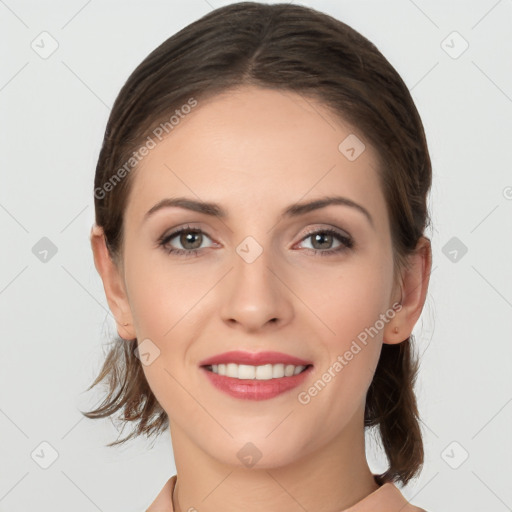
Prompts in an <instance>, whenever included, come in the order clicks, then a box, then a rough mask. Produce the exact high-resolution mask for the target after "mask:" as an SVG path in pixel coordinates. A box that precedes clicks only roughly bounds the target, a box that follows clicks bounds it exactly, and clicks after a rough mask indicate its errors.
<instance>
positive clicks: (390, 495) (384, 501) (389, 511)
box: [343, 482, 427, 512]
mask: <svg viewBox="0 0 512 512" xmlns="http://www.w3.org/2000/svg"><path fill="white" fill-rule="evenodd" d="M343 512H427V511H426V510H424V509H422V508H419V507H416V506H414V505H413V504H412V503H409V501H407V499H406V498H405V497H404V495H403V494H402V493H401V492H400V490H399V489H398V487H396V485H395V484H393V483H391V482H387V483H385V484H383V485H381V486H380V487H379V488H378V489H377V490H376V491H374V492H372V493H371V494H369V495H368V496H366V498H364V499H362V500H361V501H360V502H358V503H356V504H355V505H353V506H352V507H350V508H348V509H346V510H344V511H343Z"/></svg>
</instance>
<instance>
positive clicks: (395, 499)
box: [146, 474, 425, 512]
mask: <svg viewBox="0 0 512 512" xmlns="http://www.w3.org/2000/svg"><path fill="white" fill-rule="evenodd" d="M373 476H374V480H375V482H376V483H377V484H378V485H379V488H378V489H375V491H373V492H371V493H370V494H368V495H367V496H365V497H364V498H363V499H362V500H360V501H358V502H357V503H355V504H354V505H352V506H351V507H349V508H346V509H343V510H340V511H339V512H379V511H380V510H381V511H383V512H384V511H385V512H392V511H394V510H396V511H398V510H400V512H425V511H424V510H423V509H421V508H418V507H415V506H414V505H411V504H410V503H409V502H408V501H407V500H406V499H405V498H404V496H403V495H402V493H401V492H400V490H399V489H398V488H397V487H396V485H395V484H394V483H393V482H382V481H380V480H379V479H378V477H377V475H373ZM177 478H178V475H177V474H176V475H173V476H171V478H169V479H168V480H167V482H166V483H165V485H164V487H163V488H162V490H161V491H160V493H159V494H158V496H157V497H156V498H155V500H154V501H153V503H151V505H150V506H149V508H148V509H146V512H174V507H173V503H172V494H173V491H174V488H175V486H176V481H177ZM391 507H392V508H391Z"/></svg>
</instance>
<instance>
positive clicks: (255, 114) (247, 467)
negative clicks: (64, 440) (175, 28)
mask: <svg viewBox="0 0 512 512" xmlns="http://www.w3.org/2000/svg"><path fill="white" fill-rule="evenodd" d="M430 185H431V163H430V158H429V153H428V149H427V144H426V139H425V134H424V130H423V126H422V123H421V120H420V117H419V115H418V112H417V110H416V108H415V106H414V103H413V100H412V98H411V96H410V94H409V92H408V90H407V87H406V86H405V84H404V83H403V81H402V80H401V78H400V76H399V75H398V74H397V72H396V71H395V70H394V68H393V67H392V66H391V65H390V64H389V62H388V61H387V60H386V59H385V58H384V57H383V56H382V54H381V53H380V52H379V51H378V50H377V48H376V47H375V46H374V45H373V44H372V43H370V42H369V41H368V40H367V39H365V38H364V37H363V36H361V35H360V34H359V33H357V32H355V31H354V30H353V29H352V28H350V27H349V26H347V25H345V24H344V23H342V22H340V21H338V20H336V19H334V18H332V17H330V16H328V15H326V14H323V13H320V12H318V11H316V10H313V9H310V8H306V7H303V6H296V5H289V4H274V5H266V4H259V3H254V2H243V3H238V4H232V5H230V6H227V7H223V8H220V9H217V10H214V11H212V12H210V13H209V14H207V15H206V16H204V17H202V18H201V19H199V20H198V21H196V22H194V23H192V24H190V25H189V26H187V27H185V28H184V29H183V30H181V31H180V32H178V33H177V34H175V35H174V36H172V37H171V38H169V39H168V40H167V41H165V42H164V43H163V44H162V45H161V46H159V47H158V48H157V49H156V50H154V51H153V52H152V53H151V54H150V55H149V56H148V57H147V58H146V59H145V60H144V61H143V62H142V63H141V64H140V65H139V66H138V67H137V69H136V70H135V71H134V72H133V73H132V75H131V76H130V77H129V79H128V80H127V82H126V84H125V85H124V86H123V88H122V90H121V92H120V94H119V96H118V98H117V100H116V102H115V104H114V107H113V109H112V112H111V115H110V119H109V121H108V124H107V128H106V133H105V138H104V141H103V146H102V149H101V152H100V156H99V160H98V165H97V168H96V176H95V208H96V223H95V225H94V226H93V229H92V232H91V244H92V249H93V254H94V261H95V265H96V268H97V270H98V272H99V274H100V276H101V278H102V281H103V284H104V289H105V293H106V297H107V300H108V303H109V307H110V309H111V311H112V314H113V316H114V317H115V319H116V323H117V330H118V334H119V338H117V339H116V340H115V341H114V344H113V347H112V349H111V351H110V352H109V354H108V356H107V358H106V361H105V364H104V366H103V369H102V371H101V373H100V375H99V376H98V378H97V379H96V380H95V382H94V383H93V384H92V386H94V385H96V384H97V383H99V382H100V381H102V380H104V379H105V380H106V381H107V382H108V384H109V386H110V390H109V394H108V396H107V397H106V399H105V401H104V402H103V404H102V406H101V407H99V408H98V409H96V410H94V411H91V412H89V413H85V414H86V415H87V416H88V417H90V418H100V417H107V416H111V415H114V413H116V412H117V411H122V413H123V414H122V420H123V421H124V422H125V423H128V422H134V423H135V425H136V429H135V431H134V432H133V433H132V434H131V435H130V436H128V437H127V438H126V439H124V440H123V441H121V442H124V441H126V440H127V439H129V438H131V437H133V436H134V435H141V434H145V435H148V436H149V435H156V434H159V433H161V432H163V431H165V430H166V429H167V428H169V430H170V434H171V439H172V445H173V452H174V460H175V464H176V469H177V474H176V475H173V476H172V477H171V478H170V479H168V480H167V482H166V484H165V486H164V487H163V489H162V490H161V492H160V494H159V495H158V496H157V497H156V499H155V500H154V501H153V503H152V504H151V505H150V506H149V508H148V511H151V512H156V511H158V512H164V511H166V512H167V511H176V512H177V511H186V510H189V511H190V510H198V511H201V512H202V511H218V510H223V511H235V510H244V511H256V510H265V511H277V510H287V511H291V510H310V511H313V510H314V511H315V512H318V511H325V512H328V511H329V512H334V511H342V510H343V511H350V512H356V511H358V512H359V511H363V510H364V511H367V510H372V511H384V510H385V511H386V512H391V511H399V510H400V511H402V512H408V511H409V512H411V511H421V510H422V509H420V508H417V507H415V506H413V505H411V504H409V503H408V502H407V500H406V499H405V498H404V496H403V495H402V494H401V492H400V490H399V489H398V488H397V487H396V486H395V483H398V482H401V483H402V484H404V485H405V484H407V482H408V481H410V479H411V478H413V477H414V476H415V475H417V474H418V473H419V471H420V470H421V467H422V464H423V444H422V438H421V431H420V428H419V424H418V416H419V415H418V411H417V404H416V398H415V395H414V392H413V385H414V380H415V377H416V373H417V370H418V362H417V360H416V359H415V358H414V356H413V350H412V341H413V337H412V335H411V333H412V330H413V327H414V325H415V324H416V322H417V320H418V318H419V316H420V314H421V311H422V308H423V305H424V302H425V298H426V294H427V288H428V281H429V274H430V269H431V248H430V241H429V239H428V238H427V237H426V236H425V235H424V230H425V228H426V226H427V224H428V223H429V217H428V211H427V206H426V200H427V194H428V192H429V189H430ZM323 245H325V247H322V246H323ZM319 256H321V257H319ZM92 386H91V387H92ZM89 389H90V388H89ZM371 426H375V427H378V428H379V432H380V436H381V439H382V445H383V447H384V449H385V452H386V455H387V457H388V459H389V468H388V470H387V471H386V472H384V473H383V474H378V475H374V474H372V472H371V471H370V469H369V466H368V463H367V460H366V456H365V428H367V427H371ZM113 444H118V443H111V444H110V445H113ZM110 445H109V446H110Z"/></svg>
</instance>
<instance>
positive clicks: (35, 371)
mask: <svg viewBox="0 0 512 512" xmlns="http://www.w3.org/2000/svg"><path fill="white" fill-rule="evenodd" d="M227 3H232V2H225V1H224V2H221V1H215V0H208V1H206V0H194V1H188V2H177V1H146V2H143V1H142V0H139V1H133V0H132V1H122V2H121V1H118V2H117V1H111V0H109V1H99V0H90V1H84V0H67V1H60V2H59V1H51V2H36V1H35V0H34V1H23V0H0V41H1V45H0V51H1V54H0V57H1V60H0V62H1V67H0V112H1V122H0V149H1V151H0V158H1V166H0V173H1V178H0V227H1V234H2V244H1V247H2V251H1V264H0V325H1V326H2V328H4V329H5V331H4V333H3V334H2V340H1V342H0V343H1V351H0V353H1V356H0V357H1V359H0V361H1V372H0V511H3V512H6V511H9V512H18V511H19V512H21V511H27V510H38V511H50V510H52V511H58V510H69V509H70V504H72V505H71V507H72V508H73V510H74V511H76V512H82V511H83V512H94V511H97V510H100V511H105V512H106V511H109V512H115V511H123V512H132V511H133V512H137V511H138V512H140V511H142V510H145V508H146V507H147V506H148V505H149V504H150V502H151V501H152V500H153V499H154V497H155V496H156V494H157V493H158V492H159V491H160V489H161V487H162V486H163V484H164V483H165V481H166V480H167V479H168V478H169V477H170V476H171V475H172V474H174V470H175V466H174V462H173V458H172V446H171V443H170V436H169V433H168V432H167V433H166V434H165V435H163V436H162V437H160V438H159V439H158V440H156V442H153V441H148V440H145V439H143V438H141V439H138V440H137V441H135V442H132V443H131V444H128V445H125V446H123V447H122V448H106V447H105V446H104V445H105V444H106V443H107V442H109V441H113V440H114V439H115V438H116V437H117V434H118V432H117V430H116V428H115V427H114V425H113V424H112V422H111V421H109V420H97V421H93V420H88V419H86V418H84V417H83V416H82V415H81V414H80V413H79V411H78V409H82V410H88V409H90V408H91V407H92V406H93V405H95V404H97V403H98V401H99V400H100V398H101V397H102V395H101V394H99V389H97V388H96V389H95V390H93V391H90V392H89V393H86V392H85V389H86V387H87V386H88V385H89V384H90V383H91V382H92V380H93V379H94V377H96V375H97V373H98V371H99V368H100V365H101V363H102V361H103V357H104V353H103V350H102V343H104V342H105V341H107V340H109V339H110V338H111V337H112V336H113V335H114V333H115V327H114V323H113V321H112V318H111V317H110V316H108V314H107V311H108V307H107V302H106V299H105V296H104V292H103V288H102V284H101V281H100V278H99V276H98V275H97V273H96V270H95V268H94V264H93V259H92V252H91V249H90V245H89V232H90V228H91V226H92V224H93V219H94V206H93V178H94V170H95V165H96V160H97V157H98V152H99V148H100V144H101V140H102V138H103V134H104V129H105V124H106V121H107V117H108V114H109V110H110V107H111V105H112V104H113V102H114V99H115V97H116V96H117V94H118V92H119V89H120V88H121V86H122V85H123V83H124V81H125V80H126V79H127V77H128V75H129V74H130V73H131V72H132V71H133V69H134V68H135V67H136V65H138V64H139V62H140V61H142V60H143V58H144V57H145V56H146V55H147V54H148V53H149V52H150V51H152V50H153V49H154V48H155V47H156V46H158V45H159V44H160V43H162V42H163V41H164V40H165V39H167V38H168V37H170V36H171V35H172V34H174V33H175V32H177V31H178V30H180V29H181V28H183V27H184V26H186V25H187V24H189V23H191V22H192V21H195V20H196V19H198V18H199V17H201V16H202V15H204V14H206V13H207V12H209V11H210V10H211V9H212V8H216V7H220V6H222V5H226V4H227ZM272 3H275V2H272ZM295 3H300V2H295ZM302 4H303V5H308V6H311V7H314V8H317V9H319V10H321V11H324V12H326V13H328V14H330V15H332V16H334V17H336V18H338V19H340V20H342V21H344V22H345V23H348V24H349V25H351V26H352V27H353V28H355V29H356V30H358V31H359V32H361V33H362V34H363V35H364V36H366V37H367V38H369V39H370V40H371V41H372V42H374V43H375V44H376V45H377V46H378V48H379V49H380V50H381V51H382V53H383V54H384V55H385V56H386V57H387V58H388V60H389V61H390V62H391V64H393V66H394V67H395V68H396V69H397V71H398V72H399V73H400V75H401V76H402V78H403V79H404V81H405V82H406V84H407V85H408V87H409V89H410V90H411V91H412V95H413V98H414V100H415V102H416V105H417V107H418V110H419V112H420V115H421V116H422V119H423V122H424V126H425V129H426V132H427V139H428V143H429V147H430V152H431V157H432V163H433V171H434V183H433V189H432V193H431V197H430V207H431V211H432V222H433V228H432V229H431V230H429V231H428V232H427V235H428V236H429V237H430V238H431V239H432V244H433V272H432V275H431V282H430V288H429V297H428V299H427V303H426V306H425V309H424V311H423V314H422V317H421V319H420V321H419V322H418V324H417V326H416V329H415V335H416V343H417V347H418V351H419V353H420V354H421V361H422V363H421V372H420V376H419V379H418V383H417V394H418V400H419V407H420V412H421V417H422V428H423V432H424V441H425V451H426V461H425V466H424V469H423V472H422V473H421V476H420V477H419V478H418V479H416V480H414V481H413V482H411V483H410V484H409V485H408V486H407V487H406V488H404V489H403V490H402V492H403V493H404V495H405V496H406V497H408V498H409V499H410V500H411V501H412V502H413V503H414V504H416V505H417V506H421V507H423V508H426V509H427V510H428V511H429V512H434V511H439V512H441V511H445V510H446V511H448V510H465V511H481V510H486V511H496V512H501V511H506V510H512V487H511V486H510V475H511V474H512V456H511V445H512V442H511V439H510V431H511V425H512V404H511V401H512V386H511V382H510V375H511V356H512V345H511V341H512V340H511V335H510V333H511V328H512V321H511V319H512V315H511V313H512V272H511V262H512V239H511V236H510V235H511V233H512V173H511V170H510V169H511V164H510V156H511V151H510V147H511V135H512V70H511V62H512V40H511V35H510V26H511V25H512V2H511V1H510V0H501V1H496V0H489V1H487V0H485V1H472V2H468V1H451V2H446V1H441V0H436V1H426V0H415V1H412V0H395V1H387V2H381V1H379V0H374V1H334V0H331V1H327V0H325V1H308V2H302ZM41 32H47V33H48V34H44V35H41ZM454 32H456V33H455V34H454ZM41 38H45V40H44V41H45V43H44V48H45V49H46V51H50V50H51V49H52V46H51V45H52V44H54V45H55V44H57V43H58V48H57V49H56V51H55V52H54V53H53V54H51V55H49V56H48V55H41V52H42V51H43V50H42V48H41V47H42V46H43V43H41V42H40V41H41ZM33 42H34V43H33ZM55 42H56V43H55ZM38 44H39V50H36V49H35V48H33V46H35V47H36V48H38V47H37V45H38ZM31 45H32V46H31ZM466 45H467V46H468V47H467V49H465V47H466ZM43 57H45V58H43ZM44 237H46V238H47V239H49V240H50V241H51V244H50V242H48V240H46V239H45V240H43V241H41V239H42V238H44ZM41 244H42V245H41ZM52 244H53V246H54V249H53V253H52V251H51V250H50V252H49V253H48V256H47V259H46V261H41V259H40V252H39V251H40V250H41V247H43V246H44V247H47V248H48V247H49V246H51V245H52ZM465 251H467V252H465ZM38 255H39V256H38ZM126 432H127V430H125V433H126ZM41 443H45V444H41ZM46 443H47V444H46ZM55 457H56V459H55V460H53V458H55ZM368 457H369V460H370V465H371V468H372V470H374V472H376V471H382V470H383V469H385V467H386V466H385V462H386V461H385V459H383V455H382V452H381V450H379V449H378V447H377V446H376V444H375V443H374V442H373V440H372V437H371V436H370V435H368ZM42 465H48V467H47V468H46V469H44V468H43V467H42Z"/></svg>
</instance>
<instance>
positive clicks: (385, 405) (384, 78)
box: [83, 2, 432, 485]
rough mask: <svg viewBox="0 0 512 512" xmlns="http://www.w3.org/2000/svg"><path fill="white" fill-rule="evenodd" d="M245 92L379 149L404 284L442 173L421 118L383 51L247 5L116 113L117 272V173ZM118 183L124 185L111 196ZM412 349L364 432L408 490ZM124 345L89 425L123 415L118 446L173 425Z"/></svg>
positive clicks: (143, 73)
mask: <svg viewBox="0 0 512 512" xmlns="http://www.w3.org/2000/svg"><path fill="white" fill-rule="evenodd" d="M245 84H248V85H256V86H259V87H264V88H271V89H277V90H282V91H290V92H295V93H298V94H301V95H303V96H305V97H309V98H311V99H313V100H317V101H318V102H320V103H321V104H322V105H324V106H325V107H327V108H328V109H330V111H332V112H333V113H334V114H335V115H337V116H339V118H341V119H343V120H344V121H347V122H349V123H350V124H352V125H353V126H355V127H357V129H359V130H360V132H361V133H362V134H363V136H364V137H367V138H368V140H369V142H370V143H371V144H372V145H373V146H374V147H375V148H376V150H377V152H378V157H379V160H380V161H379V164H380V165H379V179H380V183H381V186H382V189H383V193H384V196H385V199H386V204H387V209H388V214H389V219H390V226H391V236H392V242H393V253H394V263H395V282H397V279H398V277H397V276H398V275H399V271H400V270H401V269H403V268H404V267H405V266H406V265H407V259H406V256H407V255H410V254H411V253H412V252H413V251H414V249H415V248H416V244H417V242H418V241H419V239H420V237H422V236H424V235H423V233H424V230H425V228H426V226H427V225H428V224H430V219H429V216H428V210H427V205H426V200H427V194H428V192H429V189H430V186H431V179H432V177H431V174H432V171H431V162H430V157H429V153H428V148H427V142H426V138H425V133H424V130H423V125H422V122H421V119H420V116H419V114H418V111H417V110H416V107H415V105H414V102H413V100H412V98H411V95H410V93H409V91H408V89H407V87H406V85H405V84H404V82H403V80H402V79H401V78H400V76H399V75H398V73H397V72H396V70H395V69H394V68H393V67H392V66H391V64H390V63H389V62H388V61H387V60H386V58H385V57H384V56H383V55H382V54H381V53H380V51H379V50H378V49H377V48H376V46H375V45H373V44H372V43H371V42H370V41H368V40H367V39H366V38H365V37H363V36H362V35H361V34H359V33H358V32H356V31H355V30H354V29H352V28H351V27H349V26H348V25H346V24H344V23H342V22H341V21H339V20H336V19H335V18H333V17H331V16H329V15H327V14H324V13H321V12H319V11H316V10H314V9H312V8H308V7H304V6H299V5H290V4H285V3H282V4H273V5H267V4H260V3H257V2H240V3H235V4H231V5H229V6H226V7H222V8H219V9H216V10H214V11H212V12H210V13H208V14H207V15H205V16H203V17H202V18H200V19H199V20H197V21H195V22H193V23H191V24H190V25H188V26H187V27H185V28H184V29H182V30H181V31H179V32H178V33H176V34H175V35H173V36H172V37H170V38H169V39H167V40H166V41H164V42H163V43H162V44H161V45H160V46H159V47H158V48H156V49H155V50H154V51H153V52H152V53H150V54H149V55H148V56H147V57H146V58H145V59H144V61H143V62H142V63H141V64H140V65H139V66H138V67H137V68H136V69H135V70H134V72H133V73H132V74H131V75H130V77H129V78H128V80H127V81H126V83H125V84H124V86H123V87H122V89H121V91H120V93H119V95H118V97H117V99H116V101H115V103H114V106H113V108H112V112H111V114H110V117H109V120H108V123H107V127H106V131H105V137H104V140H103V145H102V148H101V151H100V154H99V159H98V163H97V167H96V176H95V181H94V186H95V194H94V195H95V200H94V204H95V211H96V224H97V225H98V226H101V227H102V228H103V230H104V233H105V241H106V244H107V247H108V248H109V253H110V256H111V258H112V260H113V261H114V262H122V250H123V249H122V246H123V212H124V210H125V207H126V204H127V200H128V194H129V192H130V184H131V181H132V177H133V173H129V172H125V173H122V175H123V179H116V173H117V178H119V175H120V173H119V170H120V169H121V168H122V166H124V169H125V171H126V162H128V161H130V158H131V156H132V155H133V154H134V153H133V152H134V150H135V149H137V148H138V147H140V145H141V144H142V143H143V141H144V140H148V135H150V134H151V133H155V132H151V129H152V127H154V126H156V125H157V124H158V123H162V122H165V120H169V116H170V115H171V114H172V113H173V112H176V109H178V108H180V107H181V106H182V105H186V104H187V103H190V99H191V98H195V100H196V101H199V103H201V102H202V101H205V100H206V99H207V98H213V97H215V95H216V94H219V93H223V92H226V91H229V90H230V89H232V88H234V87H239V86H243V85H245ZM340 142H341V141H340ZM133 167H134V168H135V167H136V165H133ZM125 175H126V176H125ZM113 180H114V181H113ZM107 183H110V184H113V185H112V186H110V187H108V189H107V187H106V185H105V184H107ZM114 185H115V186H114ZM107 190H108V193H105V191H107ZM412 342H413V336H412V335H411V337H410V338H408V339H406V340H405V341H403V342H402V343H399V344H396V345H392V344H383V346H382V351H381V355H380V360H379V363H378V365H377V368H376V372H375V375H374V378H373V381H372V383H371V385H370V387H369V389H368V392H367V396H366V406H365V416H364V424H365V426H367V427H370V426H378V427H379V429H380V436H381V439H382V445H383V447H384V450H385V452H386V455H387V457H388V460H389V469H388V470H387V471H386V472H385V473H383V474H381V475H378V477H377V479H378V480H379V481H380V482H385V481H398V480H400V481H401V482H402V483H403V484H404V485H405V484H406V483H407V482H408V481H409V480H410V479H411V478H412V477H414V476H415V475H416V473H419V471H420V469H421V467H422V465H423V442H422V437H421V431H420V428H419V423H418V420H419V416H418V409H417V404H416V397H415V394H414V391H413V387H414V383H415V380H416V376H417V371H418V365H419V363H418V360H417V359H416V357H415V356H414V354H413V351H412V348H413V347H412ZM112 343H113V346H112V348H111V349H110V351H109V353H108V355H107V356H106V359H105V362H104V364H103V368H102V370H101V372H100V374H99V375H98V377H97V378H96V379H95V381H94V382H93V384H92V385H91V386H90V387H89V388H88V389H91V388H92V387H93V386H95V385H96V384H98V383H99V382H101V381H103V380H104V379H105V380H106V383H107V386H108V395H107V396H106V398H105V399H104V401H103V403H102V404H101V406H100V407H98V408H97V409H95V410H93V411H91V412H88V413H83V414H84V415H85V416H87V417H88V418H104V417H109V416H112V415H113V414H114V413H115V412H116V411H118V410H122V416H121V422H122V423H123V427H124V425H126V424H127V422H135V425H136V429H135V430H134V431H133V432H132V433H131V434H130V435H129V436H127V437H126V438H125V439H123V440H121V441H116V442H113V443H110V444H108V445H107V446H113V445H116V444H119V443H124V442H125V441H127V440H128V439H130V438H132V437H134V436H138V435H141V434H145V435H146V436H148V437H149V436H150V435H152V434H155V435H157V434H159V433H161V432H163V431H164V430H165V429H167V427H168V425H169V423H168V421H169V420H168V417H167V414H166V412H165V411H164V410H163V408H162V407H161V406H160V404H159V403H158V401H157V400H156V398H155V396H154V395H153V393H152V391H151V389H150V388H149V385H148V383H147V381H146V379H145V376H144V373H143V370H142V365H141V362H140V360H139V359H138V358H137V357H136V355H135V352H134V351H135V349H136V347H137V340H136V339H134V340H123V339H122V338H120V337H119V336H117V337H116V339H115V340H114V341H113V342H112Z"/></svg>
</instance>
